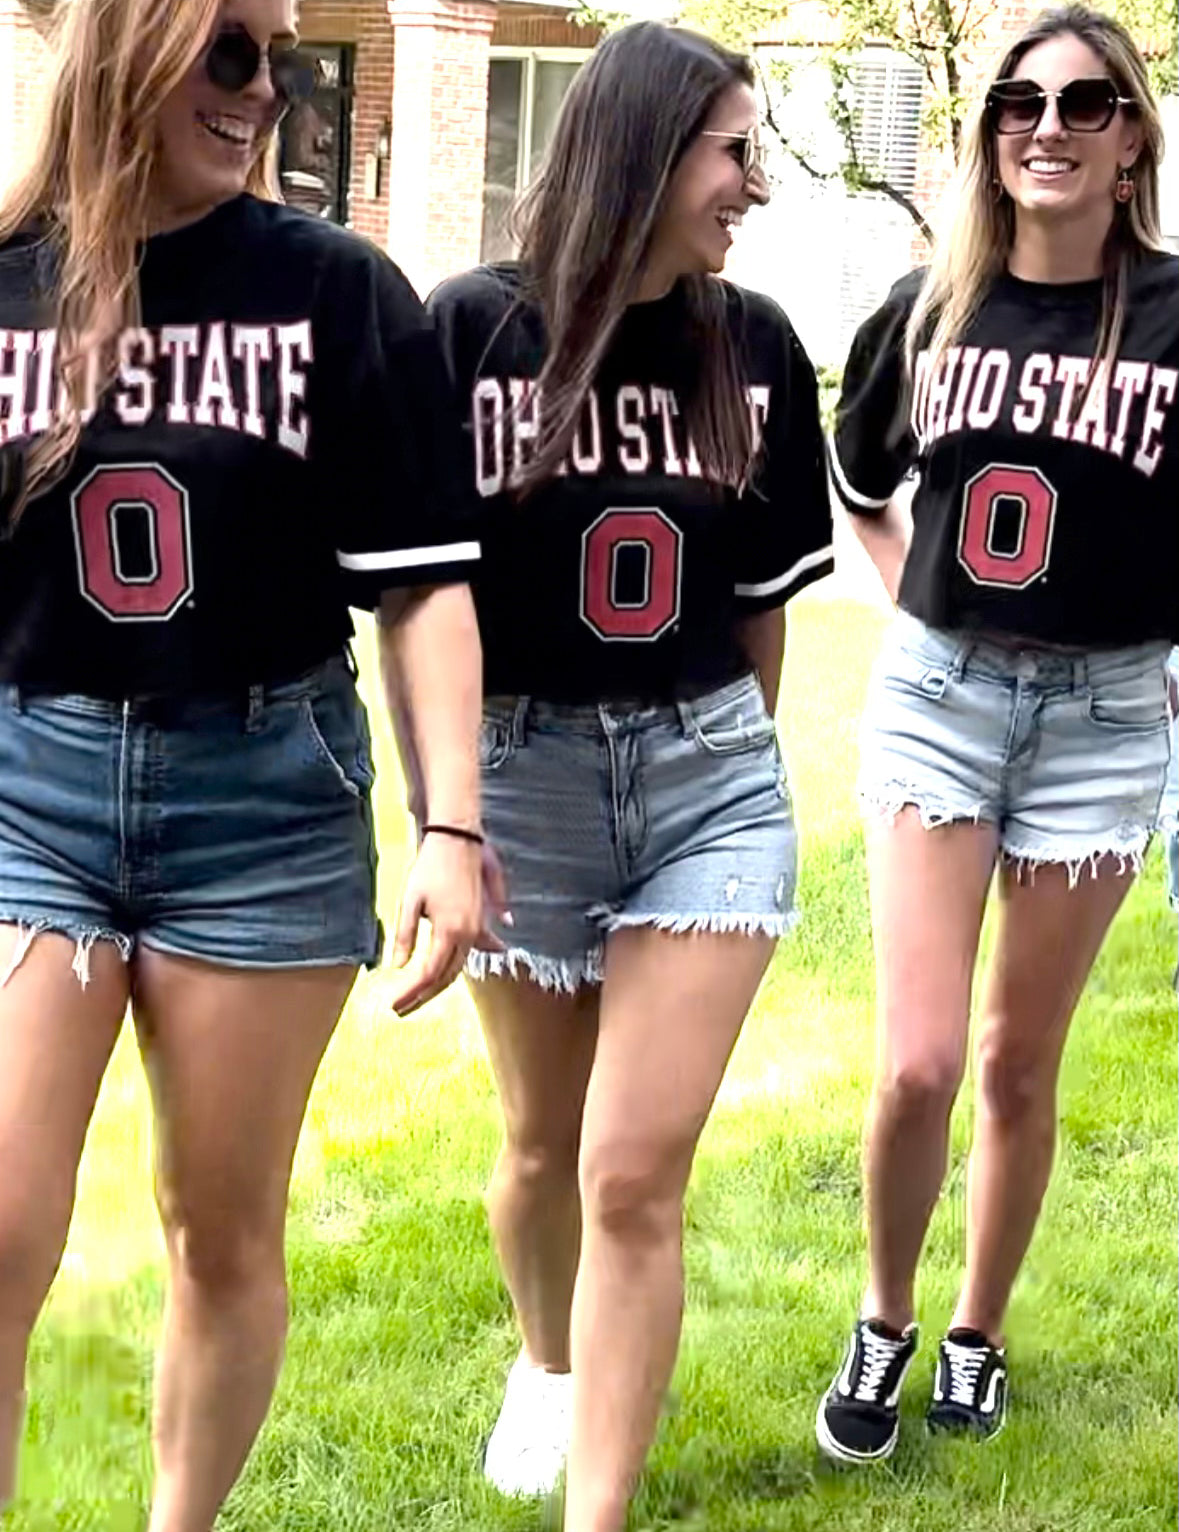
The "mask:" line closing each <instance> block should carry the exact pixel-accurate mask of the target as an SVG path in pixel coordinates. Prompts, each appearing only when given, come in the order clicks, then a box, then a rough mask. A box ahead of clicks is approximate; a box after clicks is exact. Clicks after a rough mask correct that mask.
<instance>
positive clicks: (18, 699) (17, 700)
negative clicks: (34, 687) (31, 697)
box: [12, 683, 25, 713]
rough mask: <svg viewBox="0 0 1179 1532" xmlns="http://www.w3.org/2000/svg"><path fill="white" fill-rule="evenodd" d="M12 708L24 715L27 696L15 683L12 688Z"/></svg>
mask: <svg viewBox="0 0 1179 1532" xmlns="http://www.w3.org/2000/svg"><path fill="white" fill-rule="evenodd" d="M12 706H13V708H14V709H15V711H16V712H18V713H23V712H24V710H25V694H24V692H23V691H22V690H21V688H20V686H19V685H17V684H15V683H14V684H13V687H12Z"/></svg>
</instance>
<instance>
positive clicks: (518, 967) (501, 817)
mask: <svg viewBox="0 0 1179 1532" xmlns="http://www.w3.org/2000/svg"><path fill="white" fill-rule="evenodd" d="M481 757H482V766H483V817H484V826H485V828H486V831H487V835H488V838H489V840H490V841H491V843H492V844H493V845H494V846H495V848H496V850H497V851H498V853H499V855H500V857H501V859H502V860H503V863H504V870H505V872H506V874H507V881H508V904H509V906H510V909H511V912H512V916H513V921H514V923H513V925H512V926H511V927H510V928H509V927H501V928H500V929H499V933H498V934H499V935H500V936H501V938H502V939H503V940H504V941H505V942H507V943H508V944H509V946H508V950H507V951H506V952H503V953H494V954H492V953H485V952H475V953H472V954H471V957H470V959H469V961H468V965H467V971H468V973H469V974H471V975H472V977H475V978H483V977H485V976H486V975H488V974H502V973H508V974H511V975H513V976H516V975H519V974H524V975H526V976H527V977H529V978H531V979H532V980H534V981H535V982H536V983H538V984H540V985H541V986H542V987H544V988H546V989H558V990H565V991H572V990H574V989H577V988H578V987H579V986H581V985H583V984H593V983H599V982H600V981H601V978H602V960H603V955H604V950H605V941H606V937H607V936H608V935H609V933H610V932H612V931H616V930H618V929H619V928H620V927H623V926H637V925H648V926H654V927H657V928H659V929H661V930H666V931H672V932H685V931H743V932H746V933H750V934H752V933H756V932H764V933H766V934H768V935H771V936H781V935H783V934H784V933H785V932H786V931H787V930H788V929H789V926H790V924H791V920H792V915H793V908H794V884H795V874H796V863H797V837H796V834H795V829H794V819H793V815H792V811H791V804H790V794H789V791H788V789H787V786H786V773H785V769H784V767H783V764H782V756H781V753H780V751H779V749H778V740H777V735H776V733H775V730H774V721H773V719H772V718H770V716H769V715H768V713H767V712H766V707H765V703H764V701H763V699H762V694H761V689H760V687H759V686H758V685H757V682H756V681H755V680H754V679H753V677H752V676H749V677H743V678H742V679H741V680H739V681H734V682H732V683H731V684H730V685H727V686H723V687H721V688H719V689H718V690H716V691H713V692H709V693H707V694H706V695H704V696H702V697H699V698H697V699H695V700H693V701H690V702H687V701H685V702H677V703H675V704H673V705H670V706H658V707H646V706H642V705H640V704H638V703H634V704H628V703H625V702H619V703H603V704H602V705H600V706H585V707H574V706H561V705H557V704H551V703H546V702H538V701H534V700H532V699H530V698H528V697H495V698H490V699H488V701H487V703H486V704H485V707H484V719H483V732H482V743H481Z"/></svg>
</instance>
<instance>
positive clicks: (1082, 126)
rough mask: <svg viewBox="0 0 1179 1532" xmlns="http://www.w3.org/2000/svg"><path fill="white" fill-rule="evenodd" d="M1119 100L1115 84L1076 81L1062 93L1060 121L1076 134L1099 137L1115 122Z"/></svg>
mask: <svg viewBox="0 0 1179 1532" xmlns="http://www.w3.org/2000/svg"><path fill="white" fill-rule="evenodd" d="M1117 96H1118V93H1117V87H1116V86H1115V85H1114V83H1113V81H1112V80H1073V81H1071V82H1070V83H1069V84H1068V85H1066V86H1065V87H1064V89H1063V90H1062V91H1061V93H1060V120H1061V122H1063V123H1064V125H1065V127H1066V128H1071V129H1072V131H1073V132H1074V133H1100V132H1101V130H1102V129H1103V128H1106V127H1108V126H1109V124H1110V123H1111V122H1112V121H1113V114H1114V112H1115V111H1116V110H1117V105H1118V101H1117Z"/></svg>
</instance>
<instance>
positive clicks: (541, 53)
mask: <svg viewBox="0 0 1179 1532" xmlns="http://www.w3.org/2000/svg"><path fill="white" fill-rule="evenodd" d="M592 52H593V49H592V48H510V47H492V48H491V50H490V57H491V59H492V60H493V61H494V60H496V59H520V60H522V61H523V64H524V67H523V69H521V71H520V133H519V137H518V139H517V143H516V190H517V191H518V192H519V191H523V189H524V187H525V185H526V184H527V182H528V164H529V161H530V160H531V158H532V117H533V106H534V103H535V100H536V66H537V64H584V63H585V61H586V59H587V58H589V56H590V54H591V53H592Z"/></svg>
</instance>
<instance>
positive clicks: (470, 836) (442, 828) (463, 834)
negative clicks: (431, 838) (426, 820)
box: [422, 824, 483, 846]
mask: <svg viewBox="0 0 1179 1532" xmlns="http://www.w3.org/2000/svg"><path fill="white" fill-rule="evenodd" d="M427 835H452V836H453V837H454V839H455V840H469V841H470V842H471V844H472V846H481V845H483V836H482V834H481V832H480V831H478V830H464V829H463V827H462V825H432V824H431V825H423V826H422V839H423V840H424V839H425V838H426V836H427Z"/></svg>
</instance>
